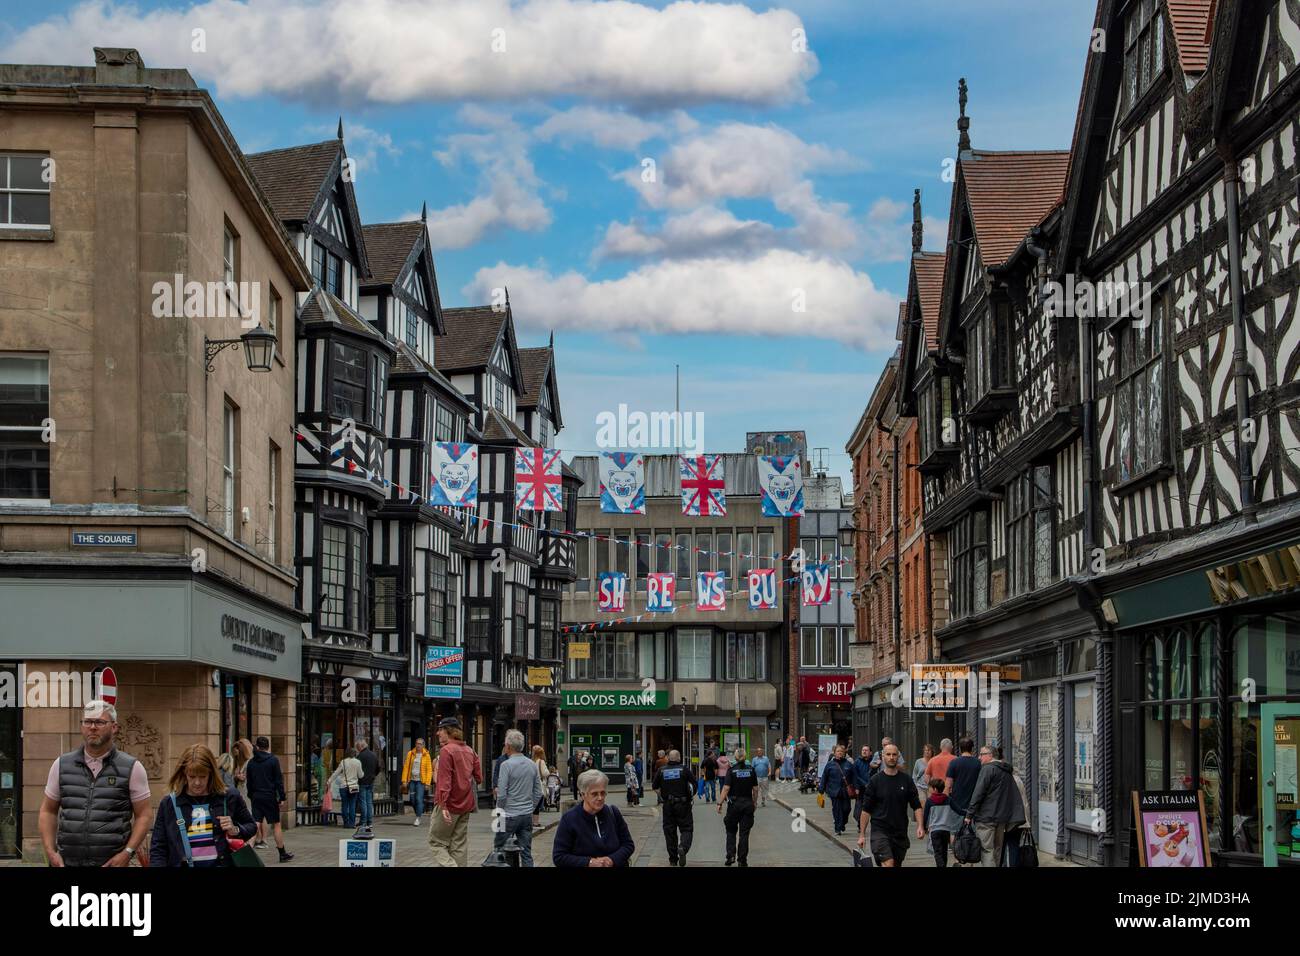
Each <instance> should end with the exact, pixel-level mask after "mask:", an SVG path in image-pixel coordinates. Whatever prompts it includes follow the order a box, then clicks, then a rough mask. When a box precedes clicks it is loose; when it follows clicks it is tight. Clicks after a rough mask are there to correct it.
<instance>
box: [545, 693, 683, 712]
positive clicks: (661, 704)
mask: <svg viewBox="0 0 1300 956" xmlns="http://www.w3.org/2000/svg"><path fill="white" fill-rule="evenodd" d="M560 706H561V707H562V708H563V709H565V710H663V709H664V708H665V707H667V706H668V691H666V690H657V691H654V692H650V691H644V690H642V689H641V688H639V687H636V688H614V689H611V690H562V691H560Z"/></svg>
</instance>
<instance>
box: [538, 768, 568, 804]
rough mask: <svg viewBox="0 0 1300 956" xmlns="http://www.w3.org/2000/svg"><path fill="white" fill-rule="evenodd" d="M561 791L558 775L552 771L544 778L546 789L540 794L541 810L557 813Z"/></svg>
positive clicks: (561, 785) (562, 788)
mask: <svg viewBox="0 0 1300 956" xmlns="http://www.w3.org/2000/svg"><path fill="white" fill-rule="evenodd" d="M563 790H564V785H563V784H562V783H561V781H560V775H559V774H558V773H556V772H555V771H554V770H552V771H551V775H550V776H549V777H547V778H546V787H545V788H544V793H543V794H542V809H543V810H555V811H559V809H560V794H561V793H562V792H563Z"/></svg>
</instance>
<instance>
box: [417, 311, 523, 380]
mask: <svg viewBox="0 0 1300 956" xmlns="http://www.w3.org/2000/svg"><path fill="white" fill-rule="evenodd" d="M442 317H443V320H444V321H445V322H446V326H447V334H446V336H445V337H443V338H442V339H439V341H438V348H437V352H436V353H435V354H434V357H433V361H434V364H435V365H436V366H437V367H438V370H439V371H442V372H464V371H468V370H470V369H479V368H485V367H487V365H488V363H489V362H491V361H492V352H493V350H495V349H496V345H497V342H498V341H499V340H500V339H501V327H502V326H503V325H504V324H505V321H506V312H505V311H504V310H503V311H500V312H498V311H496V310H494V309H493V308H492V306H490V305H472V306H468V307H466V308H462V309H443V310H442Z"/></svg>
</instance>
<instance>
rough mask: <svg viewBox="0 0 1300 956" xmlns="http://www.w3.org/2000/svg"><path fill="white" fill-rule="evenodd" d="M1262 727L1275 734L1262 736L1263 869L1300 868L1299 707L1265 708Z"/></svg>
mask: <svg viewBox="0 0 1300 956" xmlns="http://www.w3.org/2000/svg"><path fill="white" fill-rule="evenodd" d="M1260 723H1261V724H1262V725H1263V727H1264V728H1272V731H1273V732H1272V733H1271V734H1270V733H1261V734H1260V735H1259V749H1260V754H1259V766H1260V770H1261V775H1260V782H1261V790H1262V797H1263V799H1262V800H1261V801H1260V819H1261V822H1262V824H1263V832H1262V833H1260V842H1261V843H1262V844H1263V850H1264V865H1265V866H1287V867H1290V866H1300V789H1298V788H1297V780H1296V757H1297V751H1298V750H1300V704H1264V705H1263V706H1262V707H1260Z"/></svg>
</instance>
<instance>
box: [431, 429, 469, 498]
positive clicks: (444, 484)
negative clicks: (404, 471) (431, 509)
mask: <svg viewBox="0 0 1300 956" xmlns="http://www.w3.org/2000/svg"><path fill="white" fill-rule="evenodd" d="M429 468H430V472H429V497H428V502H429V504H431V505H443V506H446V507H453V506H454V507H458V508H467V507H473V506H474V505H476V504H478V445H466V444H464V443H463V442H449V441H436V442H434V443H433V457H432V459H431V461H430V464H429Z"/></svg>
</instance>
